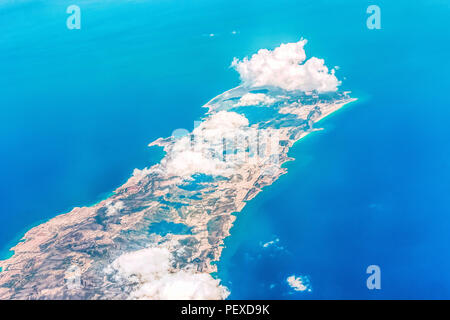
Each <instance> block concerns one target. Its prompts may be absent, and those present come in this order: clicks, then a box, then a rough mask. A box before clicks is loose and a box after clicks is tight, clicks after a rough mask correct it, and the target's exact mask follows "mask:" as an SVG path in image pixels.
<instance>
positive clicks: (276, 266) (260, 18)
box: [0, 0, 450, 299]
mask: <svg viewBox="0 0 450 320" xmlns="http://www.w3.org/2000/svg"><path fill="white" fill-rule="evenodd" d="M71 4H77V5H79V6H80V8H81V12H82V24H81V30H68V29H67V28H66V18H67V17H68V14H66V12H65V11H66V8H67V6H69V5H71ZM370 4H377V5H378V6H379V7H380V9H381V25H382V29H381V30H369V29H367V28H366V19H367V17H368V14H366V8H367V7H368V6H369V5H370ZM449 13H450V7H449V4H448V1H445V0H428V1H414V2H413V3H411V2H409V1H377V2H376V3H373V2H372V1H364V0H351V1H342V3H337V2H336V1H331V0H330V1H320V0H316V1H300V0H298V1H285V0H280V1H276V2H274V1H245V2H243V1H236V0H227V1H205V0H202V1H195V2H193V1H181V0H177V1H168V0H160V1H128V2H123V1H116V0H109V1H85V0H83V1H77V2H76V3H75V2H74V1H66V0H60V1H55V0H51V1H37V0H29V1H16V2H14V3H9V2H6V1H2V2H0V30H2V32H0V75H1V76H0V112H1V116H0V143H1V144H0V145H1V146H2V148H1V151H0V177H1V179H2V180H1V182H2V183H1V184H0V195H1V199H0V200H1V201H0V248H3V251H4V252H5V255H6V254H7V248H8V247H10V246H11V245H12V244H14V243H16V242H17V240H18V239H19V238H20V237H21V236H22V235H23V233H24V232H25V231H26V230H28V229H29V228H30V227H31V226H33V225H36V224H38V223H40V222H42V221H45V220H47V219H49V218H51V217H54V216H55V215H57V214H60V213H64V212H67V211H69V210H70V209H71V208H72V207H74V206H81V205H89V204H92V203H95V202H97V201H99V200H101V199H103V198H104V197H105V196H106V195H107V194H109V193H110V192H111V191H112V190H114V189H115V188H116V187H118V186H120V185H121V184H122V183H123V182H125V181H126V179H127V178H128V177H129V176H130V174H131V172H132V170H133V169H134V168H143V167H145V166H148V165H151V164H153V163H155V162H157V161H158V160H159V159H160V158H161V150H159V149H157V148H147V147H146V145H147V144H148V143H149V142H151V141H153V140H154V139H156V138H158V137H160V136H168V135H170V134H171V132H172V131H173V130H175V129H177V128H186V129H189V130H191V129H192V127H193V124H194V121H195V120H198V119H199V118H200V117H201V116H202V114H203V113H204V111H205V110H204V109H202V108H201V105H203V104H204V103H206V102H207V101H208V100H209V99H211V98H212V97H214V96H216V95H217V94H219V93H221V92H223V91H225V90H228V89H230V88H232V87H234V86H236V85H237V84H238V83H239V79H238V75H237V73H236V72H235V71H233V70H232V69H230V68H229V65H230V63H231V61H232V59H233V57H239V58H242V57H244V56H246V55H249V54H252V53H254V52H256V51H257V50H258V49H260V48H274V47H276V46H278V45H279V44H280V43H283V42H294V41H298V40H299V39H300V37H304V38H306V39H308V40H309V43H308V45H307V47H306V50H307V54H308V56H317V57H320V58H324V59H325V61H326V64H327V65H328V66H330V67H332V66H335V65H337V66H339V67H340V69H339V70H338V71H337V76H338V78H339V79H341V80H342V81H343V85H342V89H343V90H351V91H352V94H351V95H352V96H354V97H356V98H358V99H359V100H358V101H357V102H354V103H352V104H349V105H348V106H346V107H345V108H343V109H342V110H340V111H338V112H337V113H335V114H333V115H331V116H330V117H329V118H326V119H325V120H323V121H322V122H320V126H321V127H324V128H325V130H324V131H320V132H316V133H312V134H311V135H309V136H307V137H306V138H305V139H303V140H302V141H300V142H298V143H297V144H296V145H295V146H294V147H293V149H292V150H291V152H290V156H292V157H294V158H296V161H293V162H290V163H287V164H286V165H285V166H286V167H287V168H288V170H289V172H288V174H287V175H284V176H282V177H281V178H280V179H279V180H278V181H277V182H275V183H274V184H273V185H272V186H270V187H267V188H266V189H265V190H264V191H263V192H262V193H261V194H259V195H258V196H257V197H256V198H255V199H253V200H252V201H251V202H250V203H249V204H248V206H247V207H246V208H245V209H244V210H243V211H242V212H241V213H239V214H238V219H237V221H236V224H235V226H234V227H233V228H232V230H231V234H232V236H231V237H230V238H228V239H227V240H226V246H227V247H226V249H225V250H224V251H223V259H222V260H221V261H220V262H219V263H218V266H219V274H218V276H219V277H220V278H221V279H222V280H223V282H224V284H225V285H227V286H228V287H229V288H230V290H231V296H230V298H232V299H246V298H275V299H310V298H331V299H337V298H368V299H372V298H373V299H378V298H450V275H449V273H448V270H450V256H449V253H448V245H449V243H450V232H449V231H450V215H449V214H450V210H449V207H450V206H449V204H448V203H447V202H448V190H449V189H450V188H449V187H450V164H449V163H450V162H449V161H448V159H449V156H450V146H449V144H450V140H449V138H448V137H449V136H450V128H449V126H448V121H447V119H448V117H449V115H450V109H449V107H450V103H449V102H450V99H449V96H448V93H447V92H448V88H449V87H450V80H449V77H448V74H449V71H450V68H449V62H448V52H449V48H450V45H449V41H450V34H449V31H448V25H447V24H448V22H447V20H448V16H449ZM233 31H236V32H235V34H233V33H232V32H233ZM210 34H214V36H213V37H211V36H210ZM277 238H278V239H279V241H278V242H276V243H275V245H273V246H269V247H267V248H264V247H263V246H262V244H264V243H267V242H269V241H272V240H275V239H277ZM372 264H375V265H379V266H380V268H381V285H382V289H381V290H375V291H371V290H368V289H367V288H366V278H367V276H368V275H367V274H366V268H367V266H369V265H372ZM293 274H295V275H301V276H308V278H309V280H310V284H311V288H312V291H311V292H293V291H292V289H291V288H289V287H288V286H287V284H286V278H287V277H288V276H290V275H293Z"/></svg>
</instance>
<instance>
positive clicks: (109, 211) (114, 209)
mask: <svg viewBox="0 0 450 320" xmlns="http://www.w3.org/2000/svg"><path fill="white" fill-rule="evenodd" d="M124 207H125V206H124V205H123V202H122V201H117V202H116V203H114V204H112V203H109V204H108V205H107V206H106V215H107V216H114V215H116V214H118V213H119V212H120V210H122V209H123V208H124Z"/></svg>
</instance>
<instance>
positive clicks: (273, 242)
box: [262, 238, 280, 248]
mask: <svg viewBox="0 0 450 320" xmlns="http://www.w3.org/2000/svg"><path fill="white" fill-rule="evenodd" d="M278 242H280V239H279V238H276V239H275V240H272V241H268V242H266V243H264V244H263V245H262V247H263V248H268V247H270V246H273V245H276V244H277V243H278Z"/></svg>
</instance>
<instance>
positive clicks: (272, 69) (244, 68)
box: [231, 40, 340, 92]
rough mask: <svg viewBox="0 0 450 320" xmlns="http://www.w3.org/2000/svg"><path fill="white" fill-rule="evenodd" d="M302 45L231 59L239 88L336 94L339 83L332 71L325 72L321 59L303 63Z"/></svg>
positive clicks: (304, 57)
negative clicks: (240, 83)
mask: <svg viewBox="0 0 450 320" xmlns="http://www.w3.org/2000/svg"><path fill="white" fill-rule="evenodd" d="M306 42H307V41H306V40H300V41H299V42H296V43H286V44H282V45H280V46H279V47H277V48H275V49H274V50H273V51H270V50H267V49H261V50H259V51H258V52H257V53H256V54H254V55H252V57H251V58H250V59H249V58H247V57H245V58H244V59H243V60H239V59H237V58H234V60H233V62H232V64H231V65H232V66H233V67H234V68H235V69H236V70H237V72H239V75H240V77H241V80H242V82H243V84H244V85H246V86H250V87H262V86H271V87H279V88H282V89H284V90H289V91H292V90H300V91H306V92H308V91H313V90H317V91H318V92H326V91H336V90H337V87H338V86H339V84H340V82H339V81H338V79H337V78H336V76H335V75H334V69H332V70H331V71H330V72H329V71H328V68H327V67H326V66H325V64H324V60H323V59H318V58H316V57H312V58H310V59H308V60H306V54H305V50H304V46H305V44H306ZM305 60H306V62H305ZM302 63H303V64H302Z"/></svg>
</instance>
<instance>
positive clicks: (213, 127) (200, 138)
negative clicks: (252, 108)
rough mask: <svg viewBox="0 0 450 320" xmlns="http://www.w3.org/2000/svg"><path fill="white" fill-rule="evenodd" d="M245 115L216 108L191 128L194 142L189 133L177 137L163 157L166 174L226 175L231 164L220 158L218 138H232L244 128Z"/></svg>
mask: <svg viewBox="0 0 450 320" xmlns="http://www.w3.org/2000/svg"><path fill="white" fill-rule="evenodd" d="M248 125H249V122H248V120H247V118H245V117H244V116H242V115H240V114H238V113H236V112H227V111H220V112H218V113H216V114H213V115H211V116H210V117H209V118H207V119H206V120H205V121H203V122H202V123H201V124H200V125H199V126H198V127H197V128H195V129H194V131H193V132H192V133H193V137H194V141H191V137H190V136H185V137H182V138H179V139H178V140H177V141H176V142H175V143H174V144H173V145H172V148H171V150H170V152H168V155H167V156H166V158H165V159H163V161H162V163H163V164H164V165H165V167H166V171H167V174H169V175H174V176H182V177H185V176H191V175H193V174H195V173H204V174H208V175H228V174H230V173H232V168H233V167H234V166H233V163H232V162H225V161H222V159H221V158H222V153H223V143H222V139H224V138H225V139H234V138H236V137H237V135H239V133H240V132H242V131H243V130H244V129H245V128H248Z"/></svg>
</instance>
